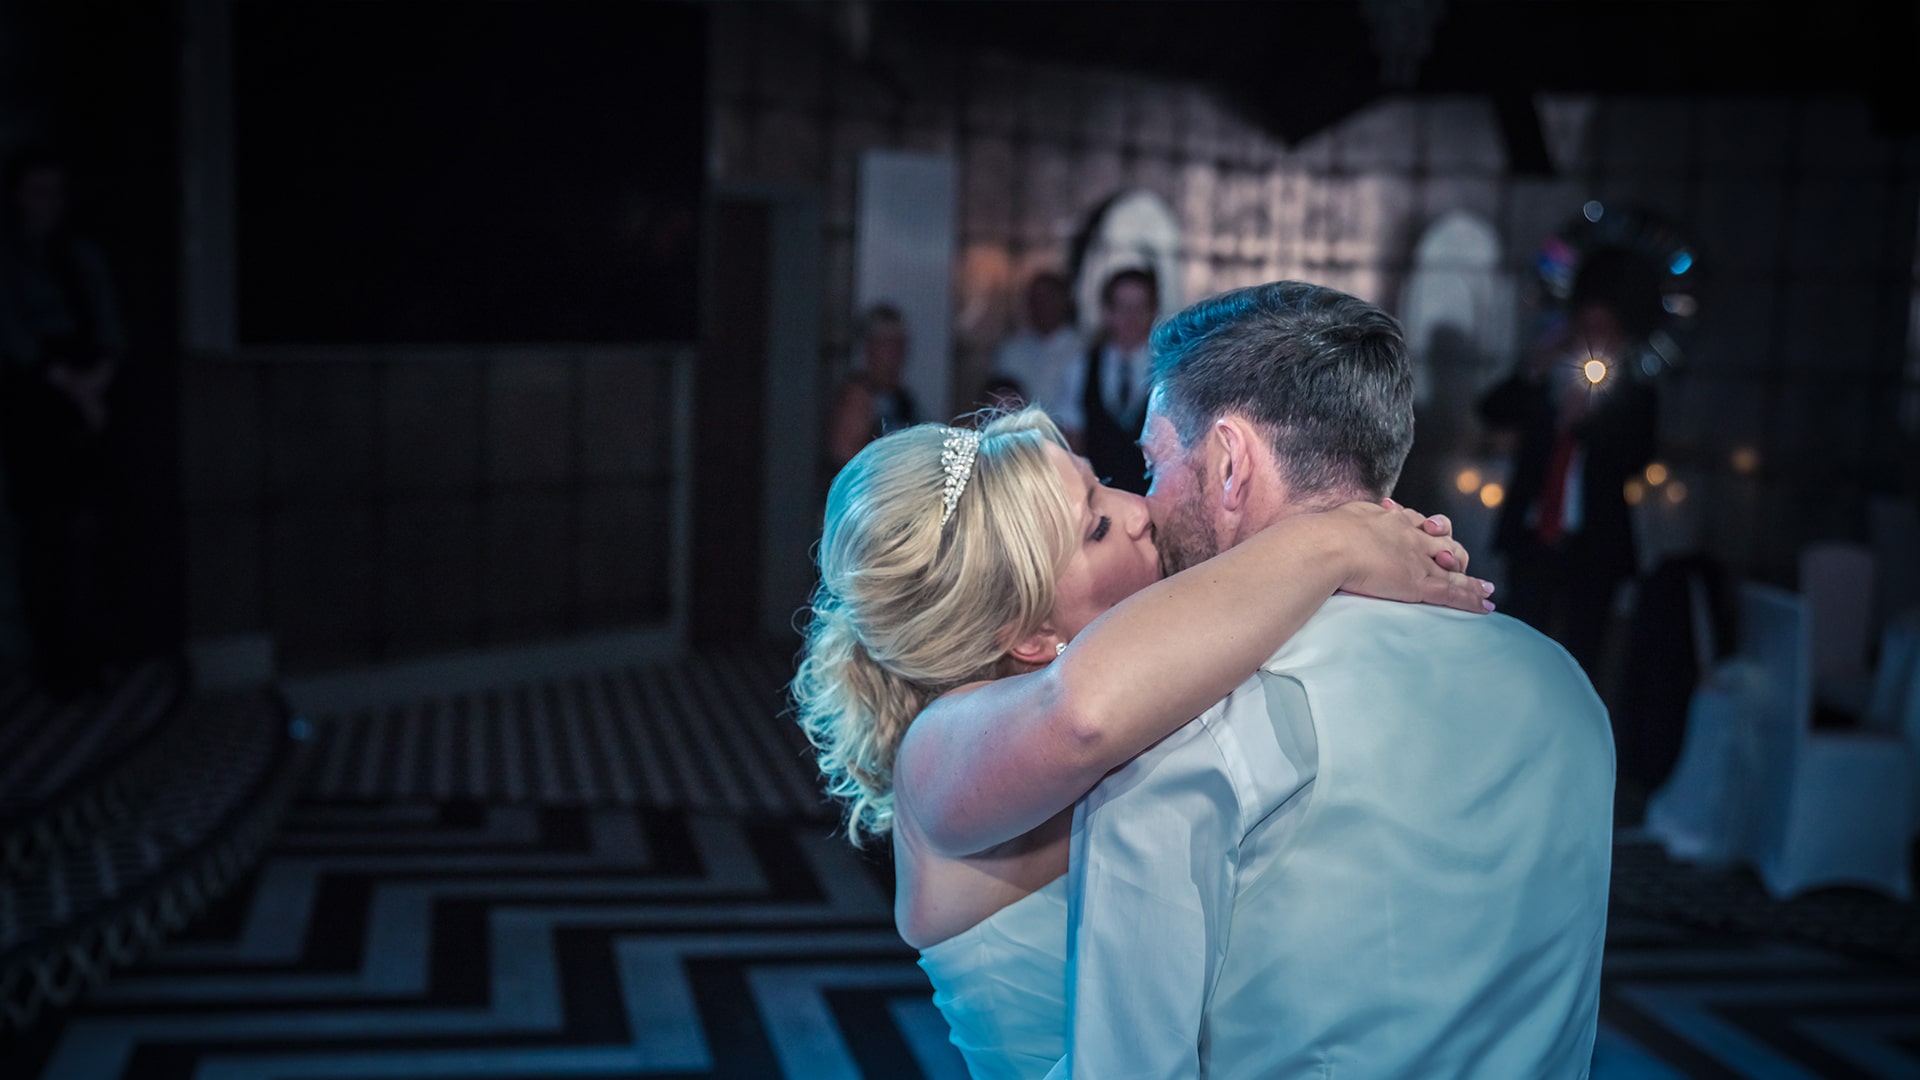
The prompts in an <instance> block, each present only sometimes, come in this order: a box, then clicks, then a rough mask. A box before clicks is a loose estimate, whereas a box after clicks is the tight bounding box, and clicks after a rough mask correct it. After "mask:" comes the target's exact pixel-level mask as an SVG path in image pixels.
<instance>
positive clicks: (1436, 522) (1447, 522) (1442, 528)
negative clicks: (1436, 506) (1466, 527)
mask: <svg viewBox="0 0 1920 1080" xmlns="http://www.w3.org/2000/svg"><path fill="white" fill-rule="evenodd" d="M1420 527H1421V528H1422V529H1425V530H1426V531H1427V535H1428V536H1452V535H1453V519H1452V518H1450V517H1448V516H1447V515H1445V514H1431V515H1429V516H1427V517H1424V518H1422V519H1421V520H1420Z"/></svg>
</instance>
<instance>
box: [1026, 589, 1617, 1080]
mask: <svg viewBox="0 0 1920 1080" xmlns="http://www.w3.org/2000/svg"><path fill="white" fill-rule="evenodd" d="M1612 812H1613V746H1612V734H1611V730H1610V728H1609V726H1608V723H1607V718H1606V712H1605V710H1604V708H1603V707H1602V706H1601V705H1600V702H1599V699H1598V698H1597V697H1596V696H1595V695H1594V693H1593V690H1592V688H1591V686H1590V685H1589V684H1588V682H1587V680H1586V678H1585V676H1584V675H1583V674H1582V673H1581V671H1580V669H1579V667H1578V665H1576V664H1575V663H1574V662H1573V661H1572V659H1571V658H1569V657H1568V656H1567V654H1566V652H1565V650H1563V649H1561V648H1560V647H1559V646H1558V645H1555V644H1553V643H1552V642H1551V641H1549V640H1548V639H1546V638H1545V637H1543V636H1541V635H1540V634H1538V633H1536V632H1534V631H1533V630H1531V629H1529V628H1527V627H1526V626H1525V625H1524V624H1522V623H1519V622H1517V621H1515V620H1513V619H1509V618H1507V617H1505V616H1500V615H1492V616H1472V615H1467V614H1464V613H1461V612H1454V611H1449V610H1446V609H1442V608H1434V607H1422V606H1417V605H1406V604H1394V603H1390V602H1387V601H1379V600H1366V599H1361V598H1357V597H1344V596H1337V597H1334V598H1333V599H1332V600H1330V601H1328V603H1327V604H1326V606H1325V607H1324V608H1323V609H1322V610H1321V612H1320V613H1319V614H1318V615H1316V616H1315V617H1314V618H1313V620H1312V621H1310V622H1309V623H1308V624H1307V626H1306V627H1305V628H1304V629H1303V630H1302V631H1301V632H1300V633H1299V634H1298V635H1296V636H1295V638H1294V639H1293V641H1291V642H1289V643H1288V645H1287V646H1286V647H1285V648H1283V649H1281V650H1280V651H1279V652H1278V653H1276V654H1275V655H1274V656H1273V658H1272V659H1271V660H1269V662H1268V663H1267V665H1266V666H1265V668H1264V669H1263V670H1262V671H1261V672H1260V673H1258V674H1256V675H1255V676H1254V677H1253V678H1251V679H1249V680H1248V681H1247V682H1246V683H1244V684H1243V685H1242V686H1241V687H1240V688H1239V689H1238V690H1236V691H1235V692H1234V693H1233V694H1232V695H1230V696H1229V697H1228V698H1227V699H1226V700H1224V701H1222V702H1221V703H1220V704H1219V705H1217V706H1215V707H1214V708H1213V709H1210V710H1209V711H1208V712H1207V713H1205V714H1203V715H1202V716H1201V717H1199V718H1198V719H1196V720H1195V721H1193V722H1192V723H1189V724H1188V725H1187V726H1185V727H1183V728H1181V729H1180V730H1179V731H1177V732H1175V733H1174V734H1173V735H1172V736H1170V737H1169V738H1168V739H1166V740H1164V741H1163V742H1161V743H1160V744H1158V745H1156V746H1154V747H1153V748H1151V749H1149V750H1148V751H1147V752H1146V753H1144V754H1142V755H1140V756H1139V757H1137V758H1135V759H1134V760H1133V761H1132V762H1130V763H1128V764H1127V765H1126V766H1124V767H1122V768H1121V769H1119V770H1116V771H1115V772H1114V773H1112V774H1111V775H1110V776H1108V777H1107V779H1105V780H1103V781H1102V782H1101V784H1100V785H1099V786H1098V787H1097V788H1095V789H1094V791H1093V792H1092V793H1091V794H1089V795H1088V796H1087V797H1086V799H1084V800H1082V802H1081V804H1080V805H1079V807H1077V808H1076V810H1075V812H1074V825H1073V838H1072V856H1071V869H1070V870H1069V872H1068V873H1069V880H1068V886H1069V901H1068V911H1069V927H1070V930H1069V941H1070V948H1071V956H1072V959H1071V966H1070V968H1069V975H1068V983H1069V986H1068V991H1069V994H1068V1009H1069V1018H1070V1019H1069V1025H1068V1026H1069V1032H1068V1042H1067V1045H1068V1056H1067V1057H1066V1058H1065V1059H1063V1060H1062V1061H1061V1062H1060V1063H1059V1064H1058V1065H1057V1066H1056V1067H1055V1068H1054V1070H1053V1071H1052V1072H1051V1073H1050V1074H1049V1076H1052V1077H1065V1076H1069V1075H1072V1076H1080V1077H1088V1078H1099V1080H1132V1078H1155V1080H1159V1078H1169V1077H1197V1076H1215V1077H1228V1078H1241V1077H1261V1078H1267V1077H1293V1076H1302V1077H1306V1076H1311V1077H1315V1078H1322V1077H1342V1076H1349V1077H1366V1078H1369V1080H1371V1078H1381V1077H1407V1078H1414V1077H1419V1078H1426V1077H1448V1076H1459V1077H1482V1076H1501V1077H1506V1076H1514V1077H1521V1076H1524V1077H1562V1076H1565V1077H1575V1076H1581V1075H1583V1074H1584V1073H1585V1071H1586V1069H1587V1067H1588V1064H1589V1061H1590V1059H1591V1056H1592V1049H1593V1038H1594V1032H1595V1028H1596V1024H1597V1021H1598V1015H1599V976H1600V956H1601V947H1602V941H1603V938H1604V936H1605V934H1604V932H1605V926H1606V901H1607V878H1608V873H1609V869H1610V865H1611V856H1612V846H1611V841H1612Z"/></svg>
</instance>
